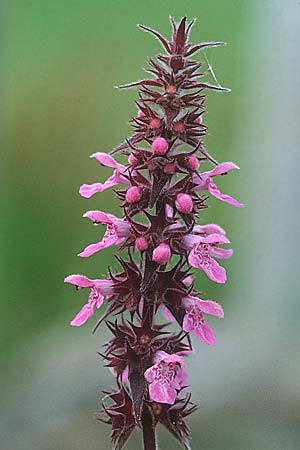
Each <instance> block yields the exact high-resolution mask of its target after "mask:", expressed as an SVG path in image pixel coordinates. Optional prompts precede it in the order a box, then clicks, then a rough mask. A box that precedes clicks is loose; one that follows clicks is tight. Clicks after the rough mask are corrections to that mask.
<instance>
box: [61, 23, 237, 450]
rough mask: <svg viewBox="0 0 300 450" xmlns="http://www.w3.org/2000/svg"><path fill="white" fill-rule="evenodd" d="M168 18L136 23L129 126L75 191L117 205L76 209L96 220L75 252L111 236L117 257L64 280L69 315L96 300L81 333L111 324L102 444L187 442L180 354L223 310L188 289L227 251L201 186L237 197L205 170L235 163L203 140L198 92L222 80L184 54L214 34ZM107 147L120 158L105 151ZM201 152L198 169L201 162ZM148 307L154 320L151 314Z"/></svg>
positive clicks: (204, 338)
mask: <svg viewBox="0 0 300 450" xmlns="http://www.w3.org/2000/svg"><path fill="white" fill-rule="evenodd" d="M170 21H171V26H172V35H171V37H170V38H166V37H164V36H163V35H162V34H161V33H159V32H158V31H155V30H153V29H152V28H149V27H147V26H145V25H139V28H141V29H142V30H143V31H146V32H147V33H149V34H152V35H153V36H154V37H155V38H156V39H157V40H158V41H159V42H160V44H161V45H162V49H163V50H162V53H160V54H159V55H157V57H156V58H149V59H148V67H147V69H146V73H147V75H146V78H145V79H142V80H139V81H135V82H133V83H128V84H125V85H122V86H120V88H129V87H130V88H131V87H136V88H137V90H138V99H137V100H136V107H137V110H136V113H135V115H134V116H133V117H131V119H130V122H129V123H130V125H131V128H132V134H131V136H130V137H129V138H126V139H125V140H124V141H123V142H122V143H121V144H120V145H118V146H117V147H115V148H114V149H113V150H112V151H111V152H110V153H111V154H107V153H103V152H96V153H93V154H92V155H91V158H93V159H96V161H98V162H99V164H100V165H101V166H104V167H109V168H111V169H112V170H113V173H112V175H110V177H109V178H108V179H107V180H106V181H105V182H104V183H101V182H96V183H92V184H83V185H82V186H81V187H80V190H79V192H80V194H81V196H83V197H85V198H90V197H92V196H93V195H94V194H96V193H100V192H103V191H104V190H106V189H108V188H111V187H112V188H114V192H115V194H116V197H117V199H118V200H119V201H120V207H121V209H122V214H118V217H116V216H114V215H113V214H110V213H107V212H103V211H101V210H98V209H95V210H89V211H87V212H86V213H85V214H84V215H83V216H84V217H85V218H88V219H89V220H90V221H91V222H92V223H93V224H94V225H97V226H100V228H101V226H102V225H104V226H105V227H106V229H105V232H104V234H103V235H102V236H103V237H102V238H100V240H99V241H98V242H96V243H93V244H90V245H88V246H87V247H86V248H84V250H82V251H81V252H80V253H79V256H80V257H81V258H87V257H89V256H92V255H95V254H96V253H98V252H99V251H100V250H102V249H106V248H109V247H114V248H115V247H116V246H117V247H118V249H117V253H116V254H115V258H116V261H117V264H118V268H117V269H112V268H108V277H107V278H106V279H102V278H101V277H100V278H99V279H98V278H96V279H91V278H88V277H86V276H84V275H70V276H68V277H67V278H66V279H65V282H66V283H69V284H72V285H74V286H76V288H77V289H89V297H88V300H87V303H86V304H84V305H83V307H82V308H81V310H80V311H79V313H77V314H76V316H75V318H74V319H73V320H72V321H71V325H73V326H76V327H79V326H81V325H83V324H85V323H86V322H87V321H88V319H89V318H91V317H92V316H93V315H94V314H95V315H98V311H96V310H97V309H99V308H102V306H103V305H104V304H105V306H103V309H104V311H102V315H101V316H100V318H99V315H98V322H96V325H95V326H94V330H93V333H95V332H96V331H97V329H98V327H99V326H102V325H103V323H104V324H105V325H106V327H107V329H108V331H109V332H110V334H111V338H110V339H109V340H108V341H107V342H105V343H104V345H103V350H102V351H99V352H98V353H99V355H100V356H101V358H102V359H103V360H104V364H105V366H106V367H107V368H109V370H110V371H111V373H112V376H113V377H114V378H115V382H116V385H117V388H116V389H115V390H112V391H109V392H104V394H105V397H104V399H103V402H102V410H101V411H100V412H99V413H97V419H98V420H99V421H102V422H104V423H106V424H108V425H109V426H110V427H111V430H112V433H111V441H112V446H113V450H122V449H123V448H124V446H125V444H126V443H127V441H128V439H129V437H130V435H131V433H132V431H133V430H134V429H135V428H136V427H137V428H139V429H140V430H141V432H142V434H143V444H144V450H156V449H157V448H158V446H157V437H156V428H157V425H158V424H159V423H160V424H162V425H163V426H164V427H165V428H167V430H168V431H169V432H170V433H171V434H172V435H173V436H174V437H175V438H176V439H177V440H178V442H179V443H180V444H181V445H182V446H183V448H184V449H186V450H191V447H190V443H189V441H190V430H189V428H188V426H187V424H186V421H185V420H186V418H187V417H188V416H189V415H190V414H192V413H194V412H195V411H196V409H197V406H196V405H195V404H194V403H192V402H191V395H190V394H188V393H187V392H188V389H189V383H188V376H187V372H186V369H185V358H187V357H189V356H190V355H191V354H192V353H193V351H194V349H193V340H194V338H195V337H196V338H197V339H198V340H200V341H201V342H202V343H204V344H206V345H209V346H212V345H215V343H216V335H215V331H214V330H213V328H212V326H211V324H210V321H211V320H214V319H211V318H210V317H209V316H214V317H215V318H216V317H217V318H223V317H224V312H223V309H222V306H221V305H219V304H218V303H217V302H215V301H213V300H205V299H202V298H199V295H200V294H199V292H200V290H199V287H198V286H197V283H196V281H195V279H194V269H200V270H201V271H202V272H203V273H204V274H205V275H206V276H207V277H208V278H209V280H211V281H213V282H216V283H219V284H224V283H225V282H226V280H227V274H226V270H225V268H224V267H223V266H222V265H221V264H219V262H218V261H219V260H222V259H229V258H231V257H232V255H233V250H232V249H231V248H228V244H229V243H230V241H229V239H228V238H227V236H226V233H225V231H224V229H223V228H222V227H220V226H219V225H217V224H215V223H208V224H204V223H205V222H202V220H203V219H205V210H206V208H207V207H208V205H207V200H208V198H210V196H213V197H215V198H217V199H218V200H220V201H222V202H225V203H228V204H230V205H233V206H235V207H237V208H243V206H244V205H243V204H242V203H240V202H239V201H238V200H236V199H234V198H233V197H231V196H230V195H228V194H223V193H222V192H221V191H220V189H219V188H218V187H217V185H216V184H215V177H218V176H219V175H221V176H222V175H225V174H227V173H228V172H229V171H231V170H233V169H238V166H237V165H236V164H234V163H233V162H223V163H218V162H217V161H216V160H215V159H214V158H213V157H212V156H211V155H210V154H209V153H208V151H207V150H206V148H205V146H204V142H203V140H204V137H205V136H206V134H207V126H206V125H205V124H204V123H203V121H204V115H205V112H206V107H205V101H206V91H207V90H214V91H219V92H226V91H229V90H228V89H225V88H223V87H221V86H219V85H218V83H217V82H216V85H213V84H211V83H210V82H209V81H208V80H206V79H203V77H204V76H205V73H204V71H203V70H201V68H202V67H203V62H202V61H197V60H194V59H192V57H194V56H195V55H197V54H198V53H199V54H200V55H201V51H202V50H204V49H207V48H210V47H219V46H222V45H224V43H223V42H219V41H216V42H202V43H199V44H192V43H191V42H190V31H191V28H192V26H193V24H194V22H195V20H192V21H190V22H189V21H188V19H187V17H185V16H184V17H182V18H181V19H180V21H179V22H176V21H175V20H174V19H173V18H172V17H171V18H170ZM147 77H148V78H147ZM117 152H119V153H122V155H123V156H124V157H125V158H126V163H124V164H122V163H120V162H118V161H117V160H115V159H114V158H113V157H112V156H111V155H112V154H114V153H117ZM204 163H205V164H209V165H210V170H206V167H205V170H204V169H203V164H204ZM199 220H200V223H201V224H199V223H198V221H199ZM102 262H103V261H102ZM100 263H101V260H100ZM102 270H103V267H100V272H102ZM200 288H201V286H200ZM201 297H202V295H201ZM160 313H162V315H163V317H164V318H165V322H164V323H163V324H161V321H158V320H157V315H158V314H160ZM172 322H173V323H174V326H173V328H169V324H170V323H172ZM174 327H175V331H172V329H174ZM176 327H177V331H176Z"/></svg>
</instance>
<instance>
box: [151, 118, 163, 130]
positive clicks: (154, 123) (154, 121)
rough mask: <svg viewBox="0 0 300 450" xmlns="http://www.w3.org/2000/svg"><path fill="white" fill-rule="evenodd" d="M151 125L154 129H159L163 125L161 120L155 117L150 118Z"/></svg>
mask: <svg viewBox="0 0 300 450" xmlns="http://www.w3.org/2000/svg"><path fill="white" fill-rule="evenodd" d="M149 125H150V128H152V129H153V130H157V129H158V128H160V126H161V120H160V119H157V118H156V117H154V119H151V120H150V122H149Z"/></svg>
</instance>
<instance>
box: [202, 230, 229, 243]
mask: <svg viewBox="0 0 300 450" xmlns="http://www.w3.org/2000/svg"><path fill="white" fill-rule="evenodd" d="M198 241H199V242H201V243H202V244H230V240H229V239H227V237H226V236H224V235H223V234H216V233H213V234H209V235H208V236H205V237H203V236H198Z"/></svg>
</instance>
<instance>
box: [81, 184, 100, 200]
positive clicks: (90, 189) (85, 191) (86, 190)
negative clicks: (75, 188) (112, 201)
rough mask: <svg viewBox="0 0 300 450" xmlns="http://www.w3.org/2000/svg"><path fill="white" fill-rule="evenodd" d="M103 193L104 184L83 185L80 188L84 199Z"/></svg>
mask: <svg viewBox="0 0 300 450" xmlns="http://www.w3.org/2000/svg"><path fill="white" fill-rule="evenodd" d="M102 191H103V184H102V183H93V184H83V185H82V186H80V189H79V194H80V195H81V196H82V197H85V198H90V197H92V196H93V195H94V194H96V193H97V192H102Z"/></svg>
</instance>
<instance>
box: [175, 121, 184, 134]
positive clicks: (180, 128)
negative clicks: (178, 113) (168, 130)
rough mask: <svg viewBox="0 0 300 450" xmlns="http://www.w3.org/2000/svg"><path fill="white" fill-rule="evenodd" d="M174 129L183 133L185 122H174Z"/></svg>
mask: <svg viewBox="0 0 300 450" xmlns="http://www.w3.org/2000/svg"><path fill="white" fill-rule="evenodd" d="M173 129H174V131H176V133H183V132H184V130H185V126H184V123H183V122H176V123H174V125H173Z"/></svg>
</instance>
